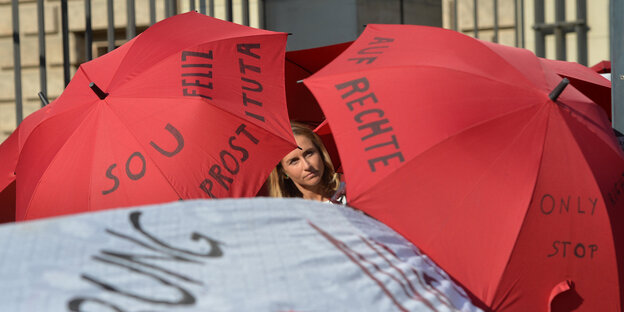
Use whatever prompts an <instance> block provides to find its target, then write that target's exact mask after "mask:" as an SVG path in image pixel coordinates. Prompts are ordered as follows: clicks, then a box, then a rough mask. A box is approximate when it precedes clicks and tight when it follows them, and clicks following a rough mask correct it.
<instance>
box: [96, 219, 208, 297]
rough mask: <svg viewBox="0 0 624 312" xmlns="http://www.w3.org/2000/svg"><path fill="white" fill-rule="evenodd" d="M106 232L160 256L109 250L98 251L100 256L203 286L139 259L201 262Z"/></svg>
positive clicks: (113, 232)
mask: <svg viewBox="0 0 624 312" xmlns="http://www.w3.org/2000/svg"><path fill="white" fill-rule="evenodd" d="M106 232H107V233H108V234H111V235H113V236H115V237H118V238H121V239H124V240H126V241H129V242H131V243H134V244H136V245H139V246H141V247H143V248H145V249H147V250H150V251H153V252H156V253H158V254H160V256H155V255H140V254H129V253H125V252H117V251H111V250H101V251H100V253H101V254H103V255H105V256H108V257H110V258H113V259H117V260H124V261H127V262H129V263H133V264H138V265H140V266H144V267H148V268H151V269H154V270H157V271H160V272H162V273H165V274H167V275H170V276H173V277H175V278H178V279H180V280H182V281H185V282H188V283H193V284H197V285H202V284H203V283H202V282H200V281H198V280H195V279H192V278H190V277H188V276H186V275H182V274H179V273H176V272H173V271H171V270H167V269H165V268H163V267H160V266H157V265H154V264H150V263H147V262H143V261H141V259H150V260H164V261H167V262H168V263H171V262H175V261H180V262H184V263H193V264H201V262H199V261H196V260H193V259H190V258H187V257H182V256H179V255H177V254H174V253H171V252H170V251H168V250H162V249H157V248H154V247H152V246H151V245H149V244H146V243H144V242H142V241H140V240H138V239H136V238H133V237H130V236H128V235H124V234H121V233H118V232H116V231H113V230H110V229H107V230H106Z"/></svg>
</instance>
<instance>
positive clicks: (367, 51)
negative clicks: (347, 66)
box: [347, 37, 394, 65]
mask: <svg viewBox="0 0 624 312" xmlns="http://www.w3.org/2000/svg"><path fill="white" fill-rule="evenodd" d="M391 42H394V38H382V37H375V38H374V40H373V41H371V42H369V43H368V45H369V47H366V48H363V49H360V50H358V51H357V54H358V56H357V57H352V58H349V59H347V60H348V61H352V62H355V63H356V64H360V63H364V64H365V65H368V64H371V63H373V62H374V61H375V60H377V57H378V55H379V54H383V52H384V51H385V49H387V48H389V47H390V46H389V45H385V44H386V43H391ZM369 55H374V56H369Z"/></svg>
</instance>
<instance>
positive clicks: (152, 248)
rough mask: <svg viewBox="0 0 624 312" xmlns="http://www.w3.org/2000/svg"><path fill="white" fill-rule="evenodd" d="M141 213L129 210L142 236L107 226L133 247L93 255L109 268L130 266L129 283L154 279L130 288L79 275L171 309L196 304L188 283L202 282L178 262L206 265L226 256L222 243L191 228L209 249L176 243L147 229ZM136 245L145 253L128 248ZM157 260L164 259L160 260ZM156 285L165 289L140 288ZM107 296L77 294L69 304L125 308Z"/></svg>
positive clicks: (194, 236)
mask: <svg viewBox="0 0 624 312" xmlns="http://www.w3.org/2000/svg"><path fill="white" fill-rule="evenodd" d="M140 217H141V212H140V211H133V212H131V213H130V214H129V219H130V224H131V226H132V228H134V230H135V231H136V232H138V234H139V235H140V237H141V238H144V239H143V240H141V239H139V238H136V237H132V236H130V235H126V234H122V233H119V232H117V231H114V230H111V229H107V230H106V233H107V234H108V235H111V236H113V237H115V238H118V239H122V240H124V241H126V242H129V243H131V244H132V245H133V247H132V248H124V249H123V250H100V253H99V254H97V255H94V256H92V257H91V259H92V261H95V262H98V263H102V264H104V265H106V266H108V267H107V268H111V267H115V268H121V269H124V270H127V271H128V274H127V275H126V276H125V279H126V280H129V281H130V283H132V280H134V279H138V280H141V281H144V280H148V281H151V282H147V284H149V285H144V287H140V288H139V287H134V288H133V290H134V291H130V290H125V289H123V288H122V287H120V286H121V285H116V284H113V283H110V282H107V281H105V280H104V279H102V278H100V277H96V276H93V275H89V274H81V276H80V277H81V278H82V279H83V280H84V281H86V282H88V283H90V284H92V285H93V286H95V287H97V288H100V289H101V290H103V291H105V292H108V293H111V294H115V295H119V296H123V297H127V298H132V299H134V300H137V301H140V302H143V303H146V304H150V305H152V306H153V308H154V309H158V308H161V309H166V310H170V309H173V308H174V307H188V306H191V305H194V304H195V302H196V301H197V299H196V295H194V294H193V293H192V292H191V291H190V290H189V286H190V285H191V284H193V285H202V284H203V283H202V282H201V281H199V280H196V279H194V278H192V277H191V276H188V275H185V274H182V273H181V272H176V271H175V268H176V267H177V266H176V264H181V263H185V264H191V265H205V264H206V263H205V262H204V260H205V259H213V258H221V257H223V251H222V249H221V244H222V243H220V242H218V241H216V240H214V239H212V238H210V237H208V236H206V235H203V234H200V233H198V232H192V233H191V235H190V239H191V240H192V241H193V242H196V243H205V244H202V245H204V246H202V248H201V249H204V250H206V251H202V252H199V251H194V250H188V249H184V248H181V247H177V246H174V245H172V244H170V243H166V242H165V241H164V240H162V239H159V238H157V237H156V236H154V235H153V234H150V233H149V232H147V231H146V230H145V229H144V228H143V226H142V225H141V222H140ZM206 244H207V245H206ZM206 247H207V248H206ZM134 249H142V252H143V253H129V252H128V250H134ZM146 260H147V261H146ZM158 261H162V262H160V263H159V262H158ZM155 263H157V264H155ZM102 272H107V270H102ZM187 284H188V286H187ZM154 286H159V287H162V289H164V290H165V291H151V292H147V291H146V292H145V293H141V289H150V288H152V287H154ZM159 294H160V296H159ZM106 298H107V299H106V300H104V299H100V298H96V297H92V296H91V295H90V296H84V297H82V296H78V297H75V298H72V299H70V300H69V301H68V302H67V308H68V310H69V311H74V312H80V311H87V309H89V308H93V307H95V306H100V307H102V308H107V310H108V311H118V312H122V311H125V310H123V309H122V308H121V307H120V304H119V303H116V302H114V301H113V299H114V298H115V297H113V296H106ZM172 298H173V299H172ZM121 302H123V301H121ZM89 310H91V309H89Z"/></svg>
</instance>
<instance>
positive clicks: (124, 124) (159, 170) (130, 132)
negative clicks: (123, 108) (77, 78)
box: [89, 100, 182, 198]
mask: <svg viewBox="0 0 624 312" xmlns="http://www.w3.org/2000/svg"><path fill="white" fill-rule="evenodd" d="M103 101H104V102H106V104H107V105H106V107H107V108H108V109H109V110H110V111H111V113H113V114H114V115H115V116H116V117H117V119H118V120H119V122H120V123H121V124H122V125H123V126H124V128H126V130H127V131H128V133H129V134H130V135H131V136H132V138H133V139H134V140H135V141H136V142H137V144H138V145H139V146H141V147H142V148H143V150H147V147H146V146H144V145H143V144H141V141H140V140H139V139H138V138H137V137H136V136H135V135H134V133H133V132H132V130H131V129H130V128H129V127H128V126H127V125H126V123H125V121H124V119H122V118H121V116H120V115H119V114H118V113H117V112H116V111H115V110H114V109H113V107H112V106H111V105H110V104H109V103H108V101H107V100H103ZM145 154H146V157H148V158H149V159H150V160H151V161H152V163H153V164H154V166H155V167H156V168H157V170H158V172H160V175H161V176H162V177H165V179H164V180H165V181H166V182H167V184H169V186H171V189H172V190H173V191H174V192H175V193H176V195H177V196H178V198H182V197H181V196H180V193H179V192H178V190H177V189H176V188H175V187H174V186H173V184H171V181H169V179H167V178H166V175H165V174H164V172H163V171H162V169H161V168H160V166H158V163H157V162H156V161H154V159H153V158H152V157H151V156H150V154H149V153H145ZM89 194H91V193H89Z"/></svg>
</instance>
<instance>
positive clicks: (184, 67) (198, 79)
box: [180, 50, 213, 100]
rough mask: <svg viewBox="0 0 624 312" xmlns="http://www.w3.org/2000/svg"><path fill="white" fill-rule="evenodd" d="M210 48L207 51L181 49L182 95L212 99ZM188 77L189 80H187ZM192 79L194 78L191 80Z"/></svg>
mask: <svg viewBox="0 0 624 312" xmlns="http://www.w3.org/2000/svg"><path fill="white" fill-rule="evenodd" d="M212 60H213V59H212V50H210V51H209V52H208V53H203V52H193V51H182V64H181V65H180V66H181V70H180V72H181V74H180V75H181V76H182V95H183V96H198V97H201V98H204V99H208V100H212V96H210V92H211V91H212V87H213V86H212ZM187 79H189V80H187ZM191 79H194V80H191Z"/></svg>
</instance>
